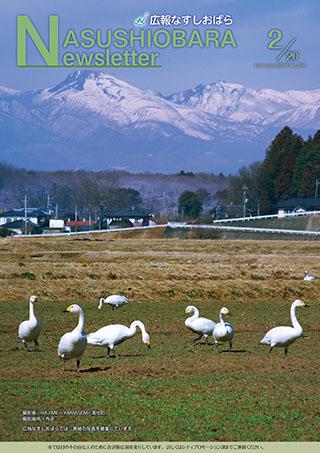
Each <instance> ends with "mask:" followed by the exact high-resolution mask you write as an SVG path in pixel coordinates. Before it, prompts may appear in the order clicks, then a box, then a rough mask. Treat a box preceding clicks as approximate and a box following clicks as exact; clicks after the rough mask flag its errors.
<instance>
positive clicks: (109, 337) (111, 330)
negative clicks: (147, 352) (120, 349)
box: [87, 321, 151, 356]
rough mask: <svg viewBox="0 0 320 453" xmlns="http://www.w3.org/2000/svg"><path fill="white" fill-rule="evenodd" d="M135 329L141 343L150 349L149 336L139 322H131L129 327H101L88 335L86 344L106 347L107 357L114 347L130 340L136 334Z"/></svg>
mask: <svg viewBox="0 0 320 453" xmlns="http://www.w3.org/2000/svg"><path fill="white" fill-rule="evenodd" d="M137 328H139V329H140V330H141V334H142V341H143V343H144V344H145V345H146V346H147V347H148V348H149V349H151V341H150V335H149V334H148V332H147V331H146V328H145V326H144V324H143V322H141V321H133V322H132V323H131V325H130V327H127V326H124V325H122V324H110V325H109V326H105V327H102V328H101V329H99V330H97V331H96V332H93V333H89V334H88V337H87V338H88V344H91V345H93V346H106V347H107V350H108V356H109V355H110V352H111V351H114V347H115V345H117V344H119V343H122V342H123V341H125V340H127V339H128V338H132V337H133V336H134V335H135V334H136V332H137Z"/></svg>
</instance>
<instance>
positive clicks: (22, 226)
mask: <svg viewBox="0 0 320 453" xmlns="http://www.w3.org/2000/svg"><path fill="white" fill-rule="evenodd" d="M0 228H1V229H3V230H6V231H11V232H12V234H19V235H20V234H25V233H26V234H35V233H39V232H41V227H40V226H39V225H37V224H36V223H33V222H32V221H31V220H30V219H27V220H26V222H25V221H24V219H19V220H14V221H13V222H7V223H5V224H3V225H1V226H0Z"/></svg>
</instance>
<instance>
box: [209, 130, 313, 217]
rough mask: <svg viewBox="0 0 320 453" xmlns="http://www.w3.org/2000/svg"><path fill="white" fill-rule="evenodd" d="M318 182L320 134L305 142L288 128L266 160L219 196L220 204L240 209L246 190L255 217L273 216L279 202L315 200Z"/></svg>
mask: <svg viewBox="0 0 320 453" xmlns="http://www.w3.org/2000/svg"><path fill="white" fill-rule="evenodd" d="M319 178H320V130H319V131H317V132H316V134H315V135H314V136H313V137H309V138H308V139H307V140H303V138H302V137H301V136H300V135H299V134H296V133H294V132H293V131H292V130H291V129H290V128H289V127H287V126H286V127H284V128H283V129H282V130H281V131H280V132H279V134H278V135H277V136H276V137H275V139H274V140H273V141H272V143H271V144H270V146H269V147H268V149H267V151H266V155H265V159H264V160H263V161H262V162H254V163H252V164H251V165H249V166H248V167H242V168H241V169H240V170H239V173H238V174H237V175H236V176H232V177H231V178H230V181H229V186H228V187H227V188H226V189H225V190H223V191H220V192H219V193H218V194H217V195H218V200H219V202H220V203H224V204H227V203H233V204H239V205H241V204H243V202H244V200H243V196H244V195H243V194H244V188H246V192H245V193H246V194H247V196H248V207H249V208H250V209H251V210H252V211H253V212H254V213H255V214H257V213H258V212H260V213H261V214H270V213H273V212H274V211H275V209H276V205H277V203H278V202H279V201H280V200H286V199H288V198H291V197H298V198H300V197H301V198H307V197H314V196H315V188H316V180H317V179H319ZM318 196H320V193H318Z"/></svg>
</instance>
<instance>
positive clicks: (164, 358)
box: [0, 230, 320, 441]
mask: <svg viewBox="0 0 320 453" xmlns="http://www.w3.org/2000/svg"><path fill="white" fill-rule="evenodd" d="M319 255H320V242H318V241H310V242H309V241H301V242H300V241H253V240H251V241H243V240H234V241H233V240H220V239H219V240H200V239H176V238H172V239H168V238H163V236H162V232H161V230H159V231H153V232H152V236H150V235H148V233H142V234H139V235H137V237H133V236H132V235H131V234H128V235H124V234H123V235H120V234H118V233H112V235H111V234H106V235H103V234H100V235H98V234H97V235H90V237H65V238H46V239H39V238H27V239H21V238H20V239H19V238H11V239H10V238H8V239H1V240H0V282H1V292H0V310H1V325H2V328H1V332H2V341H1V345H0V348H1V350H0V353H1V364H2V370H1V387H2V390H1V391H2V395H3V404H2V410H3V412H4V417H2V423H3V426H2V427H1V432H2V433H6V437H5V438H3V439H1V440H10V441H12V440H16V441H17V440H21V441H22V440H24V441H34V440H37V441H53V440H55V441H66V440H70V441H77V440H78V441H80V440H89V441H91V440H96V441H320V411H319V407H320V390H319V382H320V379H319V378H320V370H319V369H320V367H319V364H320V360H319V347H320V323H319V320H320V278H318V279H317V280H316V281H315V282H314V283H309V282H304V281H303V273H304V270H306V269H307V270H309V271H310V272H311V273H312V274H314V275H317V276H318V277H320V260H319ZM113 293H121V294H124V295H125V296H126V297H128V298H129V300H130V304H129V305H128V306H126V307H124V308H121V309H118V310H113V311H112V310H111V308H110V307H108V306H105V307H104V309H103V310H102V311H101V312H100V311H98V309H97V307H98V302H99V298H100V297H101V296H103V295H108V294H113ZM31 294H36V295H37V296H38V302H37V305H36V314H37V317H38V319H40V320H41V322H42V324H43V330H42V334H41V336H40V338H39V342H40V347H41V352H38V353H37V352H25V351H24V348H23V345H22V344H20V343H19V342H18V340H17V328H18V325H19V323H20V322H21V321H22V320H24V319H26V318H27V317H28V299H29V296H30V295H31ZM297 298H301V299H302V300H303V301H304V302H306V303H307V304H309V305H310V309H303V308H301V309H297V317H298V319H299V321H300V322H301V325H302V326H303V328H304V338H301V339H299V340H298V341H297V342H296V343H295V344H294V345H292V346H291V347H290V348H289V356H288V359H284V358H283V350H282V349H274V351H273V352H272V354H271V355H270V354H269V352H268V348H267V347H266V346H262V345H259V344H258V342H259V340H260V339H261V338H262V337H263V335H264V334H265V333H266V331H267V330H268V329H270V328H271V327H274V326H277V325H290V317H289V309H290V305H291V303H292V302H293V300H295V299H297ZM70 303H78V304H80V305H81V306H82V308H83V309H84V311H85V331H86V332H87V333H88V332H92V331H95V330H97V329H98V328H100V327H102V326H104V325H107V324H115V323H120V324H126V325H129V324H130V323H131V322H132V321H133V320H135V319H140V320H142V321H143V322H144V323H145V325H146V328H147V330H148V331H149V333H150V334H151V342H152V349H151V350H148V349H147V348H146V347H145V345H144V344H143V343H142V342H141V335H140V333H139V332H138V334H137V335H136V336H135V337H134V338H132V339H131V340H128V341H126V342H124V343H123V344H121V345H118V346H117V347H116V350H117V353H118V354H119V356H120V357H119V358H107V357H106V351H105V349H103V348H95V347H92V346H88V347H87V350H86V352H85V354H84V356H83V358H82V361H81V372H80V373H78V374H77V373H76V372H75V362H74V361H69V362H68V363H67V371H65V372H64V371H63V367H62V363H61V361H59V359H58V357H57V352H56V348H57V344H58V342H59V339H60V337H61V335H62V334H63V333H65V332H67V331H70V330H72V329H73V328H74V327H75V325H76V324H77V316H75V315H72V314H66V313H63V310H64V309H65V308H66V307H67V306H68V305H70ZM187 305H196V306H197V307H198V308H199V309H200V314H201V315H202V316H205V317H208V318H211V319H214V320H217V318H218V312H219V310H220V308H221V307H222V306H227V307H228V308H229V310H230V312H231V313H232V316H230V318H228V321H230V322H232V323H233V324H234V326H235V329H236V332H237V333H236V335H235V339H234V351H233V352H231V353H229V352H227V351H226V348H225V347H224V346H221V347H220V352H217V350H216V348H215V347H214V346H213V344H212V340H211V339H210V341H209V343H210V344H209V345H205V344H194V342H193V339H194V338H195V334H193V333H191V332H190V331H189V330H188V329H187V328H186V327H185V325H184V321H185V319H186V315H185V313H184V311H185V308H186V306H187ZM26 410H29V411H32V410H36V411H41V410H43V411H45V410H47V411H50V410H55V411H60V415H58V416H57V418H56V419H55V420H54V421H41V422H36V421H33V422H32V421H29V422H26V421H23V420H22V411H26ZM64 410H70V411H71V410H89V411H90V410H95V411H105V415H96V416H93V415H77V416H71V415H61V412H62V411H64ZM62 425H63V426H68V427H69V430H68V431H67V432H64V431H55V432H52V431H48V432H46V431H38V432H36V431H33V432H23V431H22V428H23V427H24V426H35V427H36V426H42V427H44V426H50V427H52V426H62ZM102 425H103V426H112V427H116V426H117V427H129V428H130V429H126V430H125V431H121V430H116V429H113V430H110V431H108V432H87V431H82V432H81V431H80V432H78V431H73V427H74V426H85V427H86V426H102Z"/></svg>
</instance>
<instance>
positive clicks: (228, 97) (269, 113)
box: [166, 81, 320, 129]
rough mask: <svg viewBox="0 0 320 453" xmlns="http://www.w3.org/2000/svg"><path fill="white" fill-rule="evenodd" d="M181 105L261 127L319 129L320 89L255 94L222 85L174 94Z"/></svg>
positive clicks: (235, 84) (256, 91)
mask: <svg viewBox="0 0 320 453" xmlns="http://www.w3.org/2000/svg"><path fill="white" fill-rule="evenodd" d="M166 99H168V100H170V101H173V102H175V103H176V104H178V105H184V106H187V107H193V108H195V109H197V110H200V111H203V112H207V113H211V114H213V115H219V116H222V117H223V118H227V119H229V120H233V121H237V122H241V123H242V122H245V123H249V124H259V125H260V126H275V127H279V126H284V125H286V124H289V125H290V127H297V128H307V129H314V128H319V126H320V122H319V112H320V89H317V90H309V91H298V90H289V91H276V90H271V89H262V90H254V89H252V88H245V87H244V86H243V85H239V84H237V83H226V82H224V81H219V82H216V83H209V84H207V85H198V86H197V87H195V88H194V89H190V90H186V91H182V92H180V93H175V94H172V95H171V96H169V97H167V98H166Z"/></svg>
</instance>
